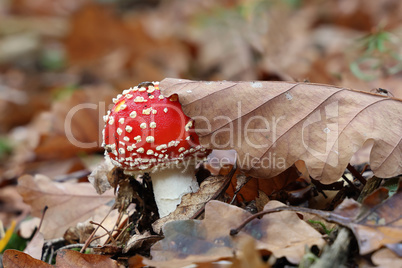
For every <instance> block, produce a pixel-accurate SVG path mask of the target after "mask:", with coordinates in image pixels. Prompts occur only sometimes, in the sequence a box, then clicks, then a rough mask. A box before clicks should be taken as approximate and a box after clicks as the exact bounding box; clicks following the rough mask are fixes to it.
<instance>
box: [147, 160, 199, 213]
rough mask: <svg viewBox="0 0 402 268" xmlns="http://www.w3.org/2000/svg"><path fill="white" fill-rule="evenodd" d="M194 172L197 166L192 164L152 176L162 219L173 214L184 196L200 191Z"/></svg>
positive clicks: (159, 171)
mask: <svg viewBox="0 0 402 268" xmlns="http://www.w3.org/2000/svg"><path fill="white" fill-rule="evenodd" d="M194 170H195V166H194V165H193V164H190V165H188V166H185V165H180V166H174V167H169V168H163V169H160V170H157V171H154V172H152V173H151V174H150V176H151V179H152V185H153V188H154V196H155V202H156V205H157V206H158V211H159V217H160V218H162V217H165V216H167V215H169V214H170V213H171V212H173V211H174V210H175V209H176V207H177V205H178V204H180V202H181V198H182V196H183V195H185V194H188V193H194V192H197V191H198V189H199V185H198V183H197V179H196V178H195V174H194Z"/></svg>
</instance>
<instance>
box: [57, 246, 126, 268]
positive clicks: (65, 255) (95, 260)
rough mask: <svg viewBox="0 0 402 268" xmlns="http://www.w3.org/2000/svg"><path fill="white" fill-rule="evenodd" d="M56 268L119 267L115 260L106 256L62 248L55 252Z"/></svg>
mask: <svg viewBox="0 0 402 268" xmlns="http://www.w3.org/2000/svg"><path fill="white" fill-rule="evenodd" d="M56 267H57V268H70V267H71V268H75V267H82V268H92V267H111V268H112V267H116V268H117V267H119V266H118V264H117V262H116V261H115V260H112V259H111V258H109V257H107V256H101V255H96V254H83V253H79V252H77V251H74V250H68V249H63V250H60V251H59V252H58V253H57V257H56Z"/></svg>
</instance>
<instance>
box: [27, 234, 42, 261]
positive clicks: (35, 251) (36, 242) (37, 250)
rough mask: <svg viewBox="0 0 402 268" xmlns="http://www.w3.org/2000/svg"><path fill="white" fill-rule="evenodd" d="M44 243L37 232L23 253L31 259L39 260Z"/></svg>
mask: <svg viewBox="0 0 402 268" xmlns="http://www.w3.org/2000/svg"><path fill="white" fill-rule="evenodd" d="M44 243H45V238H44V237H43V234H42V233H40V232H37V233H36V234H35V235H34V237H33V238H32V240H31V241H29V243H28V245H27V247H26V248H25V249H24V253H26V254H28V255H29V256H31V257H32V258H35V259H38V260H40V259H41V257H42V248H43V244H44Z"/></svg>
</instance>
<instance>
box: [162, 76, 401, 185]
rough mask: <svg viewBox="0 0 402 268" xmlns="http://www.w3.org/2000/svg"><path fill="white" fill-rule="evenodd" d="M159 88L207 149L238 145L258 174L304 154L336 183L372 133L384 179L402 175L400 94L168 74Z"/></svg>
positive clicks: (241, 161) (311, 168)
mask: <svg viewBox="0 0 402 268" xmlns="http://www.w3.org/2000/svg"><path fill="white" fill-rule="evenodd" d="M160 88H161V91H162V92H163V95H165V96H170V95H172V94H178V95H179V99H180V102H181V104H182V108H183V111H184V112H185V113H186V114H187V115H188V116H189V117H191V118H193V119H194V120H195V125H196V132H197V134H198V135H199V136H200V143H201V144H202V145H203V146H204V147H206V148H210V149H221V150H222V149H235V150H236V151H237V153H238V159H237V164H238V167H239V168H241V169H242V170H243V171H245V172H246V173H248V174H250V175H252V176H255V177H261V178H271V177H274V176H276V175H277V174H279V173H281V172H282V171H284V170H285V169H287V168H288V167H290V166H291V165H293V164H294V163H295V162H296V161H298V160H303V161H304V162H305V164H306V166H307V169H308V172H309V174H310V175H311V176H312V177H313V178H315V179H320V180H321V181H322V182H323V183H331V182H334V181H335V180H338V179H339V177H340V176H341V175H342V173H343V172H344V170H345V168H346V166H347V164H348V163H349V161H350V159H351V157H352V156H353V154H354V153H355V152H356V151H357V150H358V149H359V148H360V147H362V146H363V144H364V143H365V142H366V141H367V140H369V139H372V140H373V141H374V146H373V148H372V150H371V155H370V166H371V168H372V170H373V171H374V173H375V174H376V175H377V176H379V177H382V178H388V177H392V176H396V175H398V174H400V173H402V160H401V155H402V140H401V133H402V119H401V117H400V115H401V114H402V103H401V101H400V100H398V99H394V98H387V97H384V96H380V95H375V94H369V93H364V92H361V91H355V90H350V89H345V88H338V87H334V86H328V85H319V84H308V83H289V82H229V81H221V82H198V81H190V80H182V79H169V78H167V79H164V80H162V81H161V83H160ZM216 100H220V101H216Z"/></svg>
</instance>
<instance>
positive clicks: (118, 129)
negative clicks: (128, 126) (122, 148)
mask: <svg viewBox="0 0 402 268" xmlns="http://www.w3.org/2000/svg"><path fill="white" fill-rule="evenodd" d="M116 132H117V134H119V135H121V133H123V130H122V129H121V128H119V127H118V128H117V129H116Z"/></svg>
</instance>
